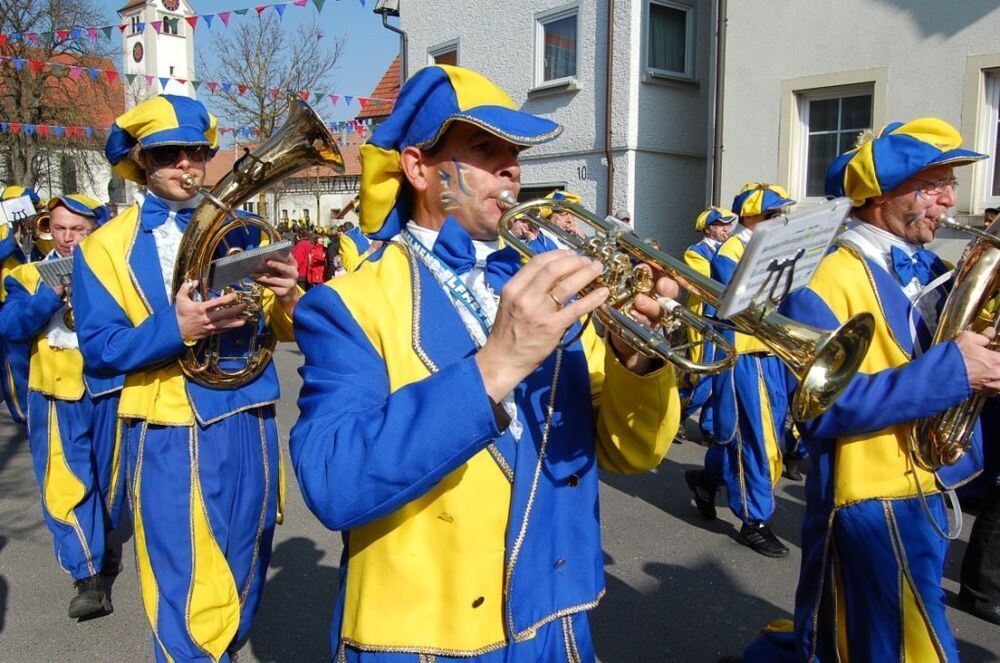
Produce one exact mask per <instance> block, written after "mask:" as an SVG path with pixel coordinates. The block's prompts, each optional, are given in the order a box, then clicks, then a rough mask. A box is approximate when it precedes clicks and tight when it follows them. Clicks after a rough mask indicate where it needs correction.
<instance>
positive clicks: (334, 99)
mask: <svg viewBox="0 0 1000 663" xmlns="http://www.w3.org/2000/svg"><path fill="white" fill-rule="evenodd" d="M330 101H332V102H333V105H334V106H336V105H337V102H338V101H340V95H338V94H331V95H330Z"/></svg>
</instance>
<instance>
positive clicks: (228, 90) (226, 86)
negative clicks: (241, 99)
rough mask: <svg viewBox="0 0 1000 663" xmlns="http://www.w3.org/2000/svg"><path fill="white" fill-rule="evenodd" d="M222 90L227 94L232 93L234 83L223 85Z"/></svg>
mask: <svg viewBox="0 0 1000 663" xmlns="http://www.w3.org/2000/svg"><path fill="white" fill-rule="evenodd" d="M222 89H223V90H225V91H226V92H232V91H233V84H232V83H223V84H222Z"/></svg>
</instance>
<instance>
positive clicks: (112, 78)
mask: <svg viewBox="0 0 1000 663" xmlns="http://www.w3.org/2000/svg"><path fill="white" fill-rule="evenodd" d="M104 75H105V76H107V77H108V82H109V83H114V82H115V79H116V78H118V72H117V71H115V70H114V69H105V70H104Z"/></svg>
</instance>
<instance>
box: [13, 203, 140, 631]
mask: <svg viewBox="0 0 1000 663" xmlns="http://www.w3.org/2000/svg"><path fill="white" fill-rule="evenodd" d="M47 209H48V212H49V213H50V214H51V217H50V222H49V227H50V229H51V233H52V239H53V243H54V245H55V248H54V249H53V250H52V251H51V252H50V253H49V255H47V256H46V257H45V258H44V260H55V259H59V258H67V257H69V256H71V255H72V254H73V249H74V248H75V247H76V246H77V245H78V244H79V243H80V242H81V241H82V240H83V238H84V237H86V236H87V235H89V234H90V233H91V232H92V231H93V230H94V229H95V228H97V226H98V225H100V224H102V223H104V222H105V221H107V220H108V218H109V217H110V214H109V213H108V210H107V208H106V207H105V206H104V205H102V204H100V203H99V202H97V201H96V200H93V199H91V198H88V197H86V196H83V195H80V194H66V195H61V196H57V197H55V198H53V199H52V200H51V201H49V203H48V205H47ZM39 264H40V263H39V262H29V263H26V264H23V265H20V266H19V267H17V268H15V269H14V270H13V271H12V272H11V273H10V275H9V276H7V277H6V278H5V279H4V287H5V289H6V292H7V300H6V305H5V306H4V308H3V310H2V311H0V336H3V337H4V338H6V339H9V340H10V341H12V342H15V343H22V344H25V345H26V346H27V347H29V348H30V350H31V364H30V371H29V372H28V402H27V405H28V416H29V422H28V440H29V443H30V447H31V459H32V466H33V468H34V472H35V478H36V479H37V481H38V487H39V489H40V491H41V504H42V515H43V517H44V520H45V524H46V526H47V527H48V528H49V531H50V532H51V534H52V538H53V542H54V546H55V553H56V560H57V561H58V562H59V565H60V566H61V567H62V568H63V569H64V570H65V571H66V572H67V573H68V574H69V575H70V576H71V577H72V578H73V581H74V586H75V587H76V590H77V593H76V596H74V597H73V598H72V600H71V601H70V603H69V616H70V617H71V618H76V619H80V618H85V617H98V616H101V615H105V614H108V613H109V612H111V595H110V593H109V592H108V588H107V585H106V579H107V578H108V577H110V576H114V575H116V574H117V573H118V571H119V570H120V568H121V562H120V557H119V556H118V554H117V551H115V550H113V549H112V548H110V547H109V546H108V540H107V537H108V535H109V534H110V532H111V530H112V529H114V528H115V527H117V525H118V521H119V515H120V512H121V496H122V486H121V481H120V478H121V475H122V468H121V465H120V463H118V462H117V457H118V454H117V451H118V449H117V436H116V424H117V421H116V417H117V408H118V396H117V392H118V390H119V389H120V388H121V380H114V379H112V380H102V379H99V378H93V377H91V376H85V375H84V370H83V357H82V355H81V354H80V350H79V343H78V341H77V336H76V333H75V329H74V327H73V325H72V318H71V317H70V316H71V315H72V312H71V311H70V310H69V309H68V308H67V300H68V297H69V291H70V289H71V287H72V286H70V285H56V286H50V285H49V284H46V283H45V282H44V281H43V280H42V278H41V272H40V271H39V268H38V265H39Z"/></svg>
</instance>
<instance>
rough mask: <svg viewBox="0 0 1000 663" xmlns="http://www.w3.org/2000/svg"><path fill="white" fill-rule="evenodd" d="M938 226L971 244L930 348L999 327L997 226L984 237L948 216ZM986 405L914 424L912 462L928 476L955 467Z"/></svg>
mask: <svg viewBox="0 0 1000 663" xmlns="http://www.w3.org/2000/svg"><path fill="white" fill-rule="evenodd" d="M937 223H938V226H941V227H945V228H951V229H953V230H958V231H960V232H964V233H966V234H969V235H972V236H973V238H974V239H973V240H972V241H971V242H970V243H969V244H968V246H966V248H965V252H964V253H963V254H962V258H961V260H959V262H958V266H957V267H955V273H954V277H953V278H954V285H953V286H952V289H951V292H950V293H949V294H948V298H947V299H946V300H945V303H944V307H943V308H942V309H941V316H940V318H939V319H938V326H937V329H936V330H935V332H934V339H933V342H934V343H935V344H936V343H944V342H946V341H949V340H951V339H952V338H954V337H955V336H956V335H957V334H958V333H959V332H961V331H966V330H970V331H975V332H984V331H986V330H987V329H993V330H994V331H996V330H997V328H998V326H1000V313H998V311H997V308H996V301H995V299H996V296H997V294H998V293H1000V221H994V222H993V224H992V225H991V226H990V228H989V229H988V230H986V231H983V230H979V229H978V228H973V227H971V226H967V225H964V224H961V223H958V222H957V221H955V219H953V218H951V217H949V216H941V217H939V218H938V220H937ZM988 347H989V348H990V349H991V350H997V349H1000V339H997V338H996V337H994V339H993V340H992V341H991V342H990V344H989V346H988ZM985 402H986V396H984V395H980V394H976V395H974V396H972V397H971V398H969V399H967V400H965V401H963V402H961V403H959V404H958V405H956V406H954V407H950V408H948V409H947V410H945V411H944V412H940V413H938V414H936V415H933V416H930V417H924V418H923V419H917V420H916V421H915V422H914V423H913V424H912V425H911V428H910V435H909V440H910V452H911V457H912V458H913V462H914V463H916V465H917V466H918V467H920V468H922V469H924V470H927V471H929V472H933V471H935V470H937V469H939V468H941V467H943V466H945V465H954V464H955V463H957V462H958V461H959V459H960V458H961V457H962V455H963V454H964V453H965V450H966V449H967V448H968V447H969V442H970V440H971V439H972V433H973V431H974V430H975V426H976V421H977V420H978V419H979V413H980V412H981V411H982V409H983V405H984V403H985Z"/></svg>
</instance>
